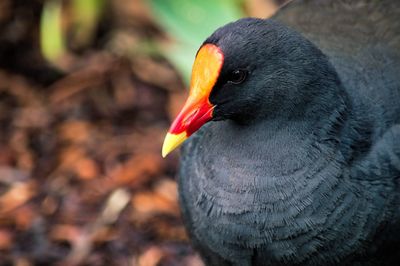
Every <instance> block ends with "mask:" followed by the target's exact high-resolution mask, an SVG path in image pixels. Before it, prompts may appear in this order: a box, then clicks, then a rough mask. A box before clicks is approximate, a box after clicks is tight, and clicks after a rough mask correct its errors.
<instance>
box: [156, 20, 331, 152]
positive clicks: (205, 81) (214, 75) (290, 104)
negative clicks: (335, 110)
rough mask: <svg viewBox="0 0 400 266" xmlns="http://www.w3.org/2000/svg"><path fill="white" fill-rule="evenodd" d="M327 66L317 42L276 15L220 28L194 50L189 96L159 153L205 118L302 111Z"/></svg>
mask: <svg viewBox="0 0 400 266" xmlns="http://www.w3.org/2000/svg"><path fill="white" fill-rule="evenodd" d="M330 68H331V67H330V65H329V63H328V61H327V60H326V58H325V56H324V55H323V54H322V52H321V51H320V50H319V49H318V48H316V47H315V46H314V45H313V44H312V43H311V42H309V41H308V40H307V39H306V38H304V37H302V36H301V35H300V34H298V33H297V32H295V31H294V30H292V29H289V28H288V27H286V26H284V25H282V24H280V23H278V22H276V21H273V20H262V19H255V18H246V19H241V20H238V21H236V22H233V23H230V24H227V25H225V26H223V27H221V28H219V29H218V30H216V31H215V32H214V33H213V34H212V35H211V36H210V37H209V38H208V39H207V40H206V41H205V42H204V43H203V45H202V46H201V47H200V49H199V50H198V52H197V55H196V58H195V61H194V64H193V69H192V77H191V82H190V91H189V97H188V98H187V100H186V103H185V104H184V106H183V108H182V110H181V111H180V113H179V114H178V116H177V117H176V119H175V120H174V122H173V123H172V125H171V127H170V129H169V131H168V133H167V135H166V137H165V140H164V144H163V148H162V155H163V157H165V156H166V155H167V154H169V153H170V152H171V151H172V150H174V149H175V148H177V147H178V146H179V145H180V144H181V143H182V142H183V141H185V140H186V139H187V138H188V137H190V135H192V134H193V133H194V132H196V131H197V130H198V129H199V128H200V127H201V126H202V125H204V124H205V123H206V122H208V121H212V120H214V121H216V120H225V119H231V120H233V121H235V122H238V123H241V124H246V123H251V122H253V121H255V120H257V119H259V118H261V117H262V118H265V117H276V116H287V117H291V116H292V117H293V116H301V115H302V114H303V113H304V112H305V110H306V107H305V106H306V105H307V103H309V102H310V101H312V99H313V98H314V97H315V96H316V95H319V94H320V93H321V91H318V89H316V88H315V87H318V86H314V85H318V83H321V78H322V79H329V75H325V74H326V73H325V72H329V71H330ZM317 73H318V74H317Z"/></svg>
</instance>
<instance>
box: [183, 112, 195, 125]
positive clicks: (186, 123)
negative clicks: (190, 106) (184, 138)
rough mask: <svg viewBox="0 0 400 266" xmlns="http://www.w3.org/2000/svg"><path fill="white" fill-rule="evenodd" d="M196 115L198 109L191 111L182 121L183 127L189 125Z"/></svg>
mask: <svg viewBox="0 0 400 266" xmlns="http://www.w3.org/2000/svg"><path fill="white" fill-rule="evenodd" d="M198 113H199V109H196V110H194V111H192V113H191V114H190V115H188V116H187V117H186V118H185V119H184V120H183V122H182V124H184V125H185V126H187V125H189V124H190V123H191V122H192V120H193V118H195V117H196V115H197V114H198Z"/></svg>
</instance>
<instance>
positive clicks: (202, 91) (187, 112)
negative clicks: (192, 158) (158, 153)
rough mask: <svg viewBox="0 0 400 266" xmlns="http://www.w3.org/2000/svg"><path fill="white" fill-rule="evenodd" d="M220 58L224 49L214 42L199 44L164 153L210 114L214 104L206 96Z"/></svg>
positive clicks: (220, 62)
mask: <svg viewBox="0 0 400 266" xmlns="http://www.w3.org/2000/svg"><path fill="white" fill-rule="evenodd" d="M223 60H224V56H223V53H222V51H221V49H220V48H218V47H217V46H216V45H213V44H205V45H203V46H202V47H201V48H200V50H199V52H198V53H197V56H196V59H195V61H194V64H193V69H192V79H191V81H190V90H189V97H188V99H187V100H186V102H185V105H184V106H183V108H182V110H181V111H180V113H179V114H178V116H177V117H176V118H175V120H174V122H173V123H172V125H171V127H170V128H169V130H168V133H167V135H166V136H165V140H164V144H163V147H162V156H163V157H165V156H167V155H168V154H169V153H170V152H171V151H173V150H174V149H176V148H177V147H178V146H179V145H181V144H182V142H184V141H185V140H186V139H187V138H188V137H189V136H190V135H192V134H193V133H194V132H196V131H197V130H198V129H199V128H200V127H201V126H202V125H203V124H204V123H206V122H207V121H209V120H210V119H211V118H212V117H213V110H214V107H215V106H214V105H213V104H211V103H210V101H209V96H210V93H211V90H212V88H213V87H214V85H215V83H216V81H217V79H218V76H219V73H220V71H221V67H222V64H223Z"/></svg>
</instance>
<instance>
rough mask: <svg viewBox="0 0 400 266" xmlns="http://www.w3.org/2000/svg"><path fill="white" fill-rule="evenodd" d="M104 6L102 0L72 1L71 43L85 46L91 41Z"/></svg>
mask: <svg viewBox="0 0 400 266" xmlns="http://www.w3.org/2000/svg"><path fill="white" fill-rule="evenodd" d="M104 6H105V1H104V0H73V1H72V14H73V24H74V35H73V43H74V45H75V46H78V47H82V46H86V45H88V44H89V43H90V41H92V39H93V35H94V33H95V30H96V28H97V25H98V23H99V19H100V17H101V14H102V13H103V9H104Z"/></svg>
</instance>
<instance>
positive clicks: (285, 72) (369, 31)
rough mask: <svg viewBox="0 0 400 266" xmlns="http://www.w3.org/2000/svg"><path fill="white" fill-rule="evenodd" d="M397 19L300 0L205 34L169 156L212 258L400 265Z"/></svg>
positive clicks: (357, 2) (396, 7)
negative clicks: (176, 156) (176, 162)
mask: <svg viewBox="0 0 400 266" xmlns="http://www.w3.org/2000/svg"><path fill="white" fill-rule="evenodd" d="M399 18H400V2H398V1H389V0H382V1H373V0H351V1H349V0H324V1H322V0H298V1H292V2H291V3H289V4H287V5H286V6H284V7H283V8H282V9H281V10H280V11H278V12H277V13H276V14H275V15H274V16H273V17H271V18H268V19H260V18H242V19H239V20H237V21H234V22H231V23H229V24H227V25H225V26H222V27H220V28H218V29H217V30H216V31H215V32H214V33H212V34H211V36H210V37H208V38H207V39H206V40H205V41H204V43H203V44H202V45H201V47H200V48H199V50H198V52H197V54H196V57H195V60H194V63H193V68H192V76H191V82H190V90H189V96H188V98H187V100H186V102H185V104H184V106H183V107H182V110H181V112H180V113H179V114H178V115H177V117H176V118H175V120H174V121H173V123H172V125H171V127H170V128H169V130H168V133H167V134H166V137H165V140H164V144H163V148H162V155H163V156H164V157H165V156H166V155H167V154H169V153H170V152H172V150H174V149H176V148H177V147H180V145H182V147H181V155H180V166H179V171H178V177H177V179H178V188H179V189H178V190H179V202H180V206H181V212H182V217H183V222H184V224H185V227H186V229H187V232H188V234H189V236H190V239H191V242H192V244H193V246H194V248H195V249H196V250H197V251H198V252H199V254H200V256H201V257H202V259H203V261H204V263H205V264H206V265H212V266H213V265H218V266H221V265H222V266H224V265H235V266H239V265H240V266H250V265H363V266H364V265H398V261H399V259H400V252H399V251H400V19H399Z"/></svg>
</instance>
